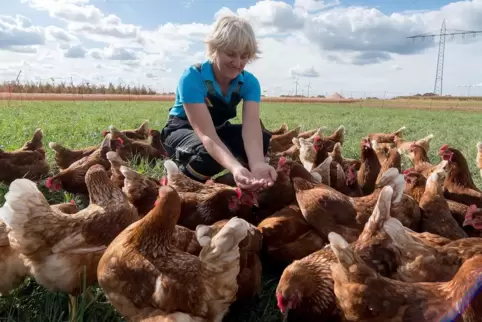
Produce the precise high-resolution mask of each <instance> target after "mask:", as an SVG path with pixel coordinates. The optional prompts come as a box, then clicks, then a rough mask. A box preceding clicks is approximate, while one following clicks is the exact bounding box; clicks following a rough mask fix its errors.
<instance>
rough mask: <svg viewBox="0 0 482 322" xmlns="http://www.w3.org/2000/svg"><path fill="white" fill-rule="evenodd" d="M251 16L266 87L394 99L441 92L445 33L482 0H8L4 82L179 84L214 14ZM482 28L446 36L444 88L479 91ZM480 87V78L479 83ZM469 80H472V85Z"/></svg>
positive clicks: (470, 19) (479, 16) (469, 18)
mask: <svg viewBox="0 0 482 322" xmlns="http://www.w3.org/2000/svg"><path fill="white" fill-rule="evenodd" d="M229 14H231V15H239V16H241V17H243V18H245V19H247V20H248V21H249V22H250V23H251V24H252V26H253V28H254V30H255V32H256V36H257V39H258V43H259V47H260V50H261V55H260V56H261V57H260V59H258V60H256V61H254V62H252V63H250V64H248V65H247V66H246V70H248V71H250V72H252V73H254V75H255V76H256V77H257V78H258V79H259V81H260V83H261V86H262V90H263V92H264V94H265V95H267V96H278V95H281V94H285V95H287V94H294V93H295V92H296V93H298V94H302V95H308V94H309V95H310V96H316V95H331V94H332V93H334V92H338V93H340V94H342V95H343V96H345V97H371V96H377V97H384V96H385V97H391V96H396V95H413V94H417V93H421V94H423V93H426V92H433V89H434V81H435V73H436V65H437V56H438V41H439V38H438V37H427V38H424V39H422V38H418V39H409V38H407V37H408V36H413V35H420V34H437V33H439V32H440V26H441V24H442V21H443V19H445V21H446V25H447V31H448V32H450V31H453V30H477V31H482V0H472V1H459V2H450V1H443V0H440V1H437V0H348V1H343V0H327V1H320V0H285V1H273V0H264V1H253V0H225V1H221V0H173V1H166V0H9V1H8V5H7V6H6V5H5V4H4V5H3V6H2V15H0V80H15V79H16V77H17V75H18V73H19V71H21V74H20V81H45V82H46V81H49V80H50V79H54V80H55V82H57V83H59V82H62V81H64V82H69V83H70V82H71V81H73V82H74V83H76V84H77V83H81V82H89V83H97V84H100V83H104V84H108V83H109V82H113V83H114V84H118V83H122V84H129V85H138V84H144V85H146V86H149V87H151V88H153V89H156V90H158V91H160V92H163V91H164V92H174V91H175V89H176V85H177V82H178V79H179V77H180V75H181V74H182V72H183V70H184V69H186V68H187V67H189V66H190V65H191V64H194V63H196V62H202V61H204V60H205V59H206V55H205V47H204V43H203V40H204V39H205V38H206V36H207V35H208V34H209V32H210V30H211V28H212V26H213V24H214V22H215V20H216V18H218V17H219V16H222V15H229ZM481 52H482V33H481V34H479V35H476V36H475V37H474V36H472V35H467V36H465V37H462V36H460V35H459V36H455V37H450V36H448V37H447V38H446V47H445V64H444V82H443V94H446V95H467V94H470V95H482V68H480V67H477V66H480V65H479V64H480V55H481ZM479 84H480V85H481V86H479V87H477V86H474V85H479ZM471 86H472V87H471Z"/></svg>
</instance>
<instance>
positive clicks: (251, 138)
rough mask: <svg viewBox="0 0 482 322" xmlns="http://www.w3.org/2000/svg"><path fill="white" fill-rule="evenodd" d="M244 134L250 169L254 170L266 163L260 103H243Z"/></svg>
mask: <svg viewBox="0 0 482 322" xmlns="http://www.w3.org/2000/svg"><path fill="white" fill-rule="evenodd" d="M242 133H243V134H242V135H243V141H244V150H245V151H246V155H247V157H248V163H249V167H250V168H252V167H253V166H254V165H255V164H257V163H265V160H264V154H263V134H262V132H261V122H260V118H259V103H258V102H255V101H246V102H243V130H242Z"/></svg>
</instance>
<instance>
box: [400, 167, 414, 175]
mask: <svg viewBox="0 0 482 322" xmlns="http://www.w3.org/2000/svg"><path fill="white" fill-rule="evenodd" d="M413 171H415V169H414V168H410V169H407V170H405V171H403V175H407V174H409V173H410V172H413Z"/></svg>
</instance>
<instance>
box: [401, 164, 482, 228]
mask: <svg viewBox="0 0 482 322" xmlns="http://www.w3.org/2000/svg"><path fill="white" fill-rule="evenodd" d="M404 176H405V191H404V192H405V194H407V195H408V196H411V197H412V198H413V199H414V200H415V201H416V202H417V204H418V203H420V199H421V198H422V196H423V193H424V192H425V186H426V185H427V178H425V176H424V175H422V174H421V173H419V172H416V171H415V170H414V169H413V168H412V169H407V170H405V171H404ZM447 204H448V206H449V209H450V212H451V213H452V217H453V218H454V219H455V221H457V223H458V224H459V226H462V224H463V222H464V220H465V214H466V213H467V208H468V206H467V205H464V204H462V203H460V202H456V201H453V200H447ZM415 230H418V228H417V229H415ZM464 230H465V232H467V234H469V236H472V237H475V236H478V233H477V232H476V231H475V230H474V229H471V228H469V227H465V228H464Z"/></svg>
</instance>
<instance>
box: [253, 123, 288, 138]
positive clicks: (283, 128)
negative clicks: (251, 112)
mask: <svg viewBox="0 0 482 322" xmlns="http://www.w3.org/2000/svg"><path fill="white" fill-rule="evenodd" d="M260 122H261V129H262V130H263V131H265V132H266V133H268V134H270V135H280V134H284V133H286V132H287V131H288V124H286V123H283V124H281V126H280V128H279V129H277V130H273V131H270V130H268V129H267V128H266V127H265V126H264V123H263V121H262V120H260Z"/></svg>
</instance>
